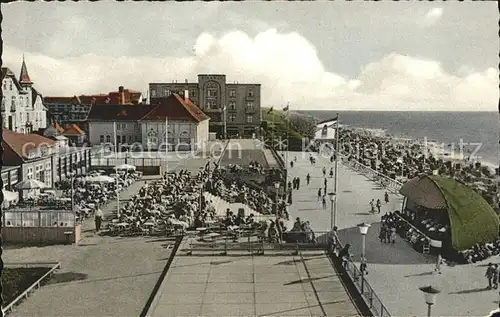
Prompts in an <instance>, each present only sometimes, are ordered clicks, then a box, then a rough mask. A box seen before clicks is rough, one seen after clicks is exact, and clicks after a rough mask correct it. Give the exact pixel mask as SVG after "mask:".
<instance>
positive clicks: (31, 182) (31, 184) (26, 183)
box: [16, 179, 47, 189]
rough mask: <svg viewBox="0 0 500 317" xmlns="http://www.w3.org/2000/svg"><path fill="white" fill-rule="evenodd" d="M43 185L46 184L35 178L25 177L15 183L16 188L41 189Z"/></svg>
mask: <svg viewBox="0 0 500 317" xmlns="http://www.w3.org/2000/svg"><path fill="white" fill-rule="evenodd" d="M45 187H47V185H45V184H44V183H42V182H41V181H38V180H36V179H25V180H23V181H22V182H20V183H17V184H16V188H17V189H42V188H45Z"/></svg>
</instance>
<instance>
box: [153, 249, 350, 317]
mask: <svg viewBox="0 0 500 317" xmlns="http://www.w3.org/2000/svg"><path fill="white" fill-rule="evenodd" d="M180 249H181V250H182V249H183V247H182V246H181V248H180ZM148 316H149V317H170V316H172V317H177V316H206V317H219V316H308V317H311V316H359V313H358V311H357V309H356V308H355V306H354V304H353V303H352V300H351V298H350V297H349V295H348V294H347V292H346V291H345V289H344V286H343V284H342V283H341V281H340V280H339V277H338V276H337V275H336V273H335V271H334V269H333V267H332V264H331V263H330V261H329V260H328V258H327V257H326V256H325V255H324V254H321V253H318V252H316V253H315V254H310V255H304V256H303V257H300V256H272V255H266V256H240V257H235V256H196V255H194V256H184V255H182V252H181V251H179V253H178V254H177V255H176V257H175V258H174V261H173V263H172V266H171V267H170V269H169V272H168V274H167V276H166V278H165V280H164V281H163V284H162V285H161V287H160V290H159V292H158V294H157V297H156V298H155V300H154V302H153V305H152V307H151V309H150V311H149V313H148Z"/></svg>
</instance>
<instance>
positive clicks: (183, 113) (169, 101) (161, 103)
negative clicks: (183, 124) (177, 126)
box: [141, 94, 208, 122]
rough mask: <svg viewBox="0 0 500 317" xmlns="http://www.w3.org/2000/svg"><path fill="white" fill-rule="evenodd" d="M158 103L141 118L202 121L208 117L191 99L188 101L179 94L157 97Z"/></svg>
mask: <svg viewBox="0 0 500 317" xmlns="http://www.w3.org/2000/svg"><path fill="white" fill-rule="evenodd" d="M157 101H158V105H157V106H156V107H155V108H154V109H153V110H151V111H150V112H149V113H148V114H146V115H145V116H144V117H142V118H141V120H153V121H163V120H166V119H167V118H168V119H171V120H172V119H173V120H187V121H195V122H200V121H204V120H207V119H208V116H207V115H206V114H205V113H203V111H201V110H200V109H199V108H198V107H197V106H196V105H194V104H193V103H192V102H191V101H190V100H188V101H186V100H184V98H183V97H181V96H179V95H178V94H172V95H170V96H169V97H166V98H160V99H157Z"/></svg>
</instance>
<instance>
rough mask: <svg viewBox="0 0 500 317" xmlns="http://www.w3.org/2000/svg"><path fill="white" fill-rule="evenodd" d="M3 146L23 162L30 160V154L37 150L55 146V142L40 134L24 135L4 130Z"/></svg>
mask: <svg viewBox="0 0 500 317" xmlns="http://www.w3.org/2000/svg"><path fill="white" fill-rule="evenodd" d="M3 144H4V146H8V147H10V148H11V149H12V151H14V153H16V154H17V155H18V156H19V157H20V158H22V159H23V160H26V159H28V153H29V152H30V151H32V150H33V149H35V148H42V147H47V146H53V145H55V144H56V142H55V141H54V140H51V139H49V138H46V137H43V136H41V135H38V134H34V133H30V134H22V133H17V132H14V131H11V130H8V129H6V128H3Z"/></svg>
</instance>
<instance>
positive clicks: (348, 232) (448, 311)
mask: <svg viewBox="0 0 500 317" xmlns="http://www.w3.org/2000/svg"><path fill="white" fill-rule="evenodd" d="M295 156H297V160H298V162H297V163H295V165H294V167H293V168H289V173H290V177H295V176H299V177H300V178H301V188H300V189H299V190H298V191H295V192H294V196H293V198H294V204H293V205H292V206H291V207H290V209H289V210H290V215H291V216H292V217H301V218H302V219H306V220H309V221H310V222H311V226H312V228H313V230H316V231H326V230H328V229H329V228H330V202H328V206H327V209H323V208H322V206H321V203H320V202H319V201H317V190H318V188H319V187H322V186H323V179H324V178H323V176H322V171H321V169H322V167H323V166H327V167H328V169H327V172H328V171H329V167H333V166H334V164H331V163H330V162H329V160H328V159H326V158H320V159H319V160H318V163H317V164H316V166H315V167H312V166H311V164H310V163H309V160H308V158H309V154H308V153H304V156H302V153H293V152H290V153H289V159H290V160H292V159H293V158H294V157H295ZM307 173H310V174H311V176H312V179H311V184H310V185H309V186H306V185H305V178H306V177H305V176H306V175H307ZM332 188H333V178H332V179H328V191H330V190H331V189H332ZM384 192H385V190H384V189H381V188H380V187H379V186H378V185H376V184H374V183H373V182H371V181H369V180H368V179H367V178H365V177H364V176H363V175H360V174H358V173H357V172H354V171H352V170H350V169H349V168H348V167H346V166H344V165H342V164H339V187H338V210H337V226H338V228H339V237H340V239H341V240H342V242H343V243H350V244H351V245H352V252H353V254H354V256H355V260H358V261H359V256H360V253H361V247H360V246H361V237H360V234H359V232H358V229H357V227H356V225H357V224H359V223H361V222H367V223H371V224H372V227H371V228H370V230H369V232H368V236H367V239H366V258H367V261H368V271H369V274H368V276H367V280H368V282H369V283H370V284H371V285H372V287H373V288H374V290H375V292H376V293H377V295H379V296H380V298H381V300H382V302H383V303H384V304H385V305H386V307H387V308H388V310H389V312H390V313H391V315H392V316H416V315H418V316H424V315H425V314H426V313H427V307H426V305H425V302H424V298H423V294H422V293H421V292H420V291H419V290H418V288H419V287H421V286H426V285H429V284H431V285H433V286H434V287H437V288H438V289H441V293H440V294H439V295H438V299H437V303H436V304H435V305H434V306H433V308H432V315H433V316H485V315H486V314H487V313H488V312H490V311H491V310H493V309H495V308H497V307H498V300H499V294H498V291H493V290H491V291H489V290H486V289H485V286H486V285H487V282H486V280H485V278H484V273H485V270H486V267H485V264H486V263H487V262H488V261H491V262H493V263H499V262H500V261H499V259H498V257H493V258H490V259H489V260H487V261H484V262H483V263H477V264H474V265H456V266H454V267H450V266H444V267H443V269H442V270H443V274H441V275H437V274H433V273H432V271H433V269H434V263H435V257H433V256H429V255H422V254H420V253H418V252H416V251H415V250H414V249H413V248H412V247H411V245H410V244H409V243H407V242H406V241H404V240H402V239H400V238H399V237H398V240H397V242H396V244H395V245H387V244H382V243H380V242H379V240H378V233H379V228H380V215H371V214H370V213H369V212H368V211H369V208H370V207H369V201H370V200H371V199H372V198H374V199H377V198H380V199H381V200H382V201H383V196H384ZM400 208H401V198H400V197H398V196H396V195H393V194H390V203H389V204H387V205H385V204H384V205H383V206H382V213H381V214H384V213H385V212H387V211H393V210H400Z"/></svg>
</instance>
